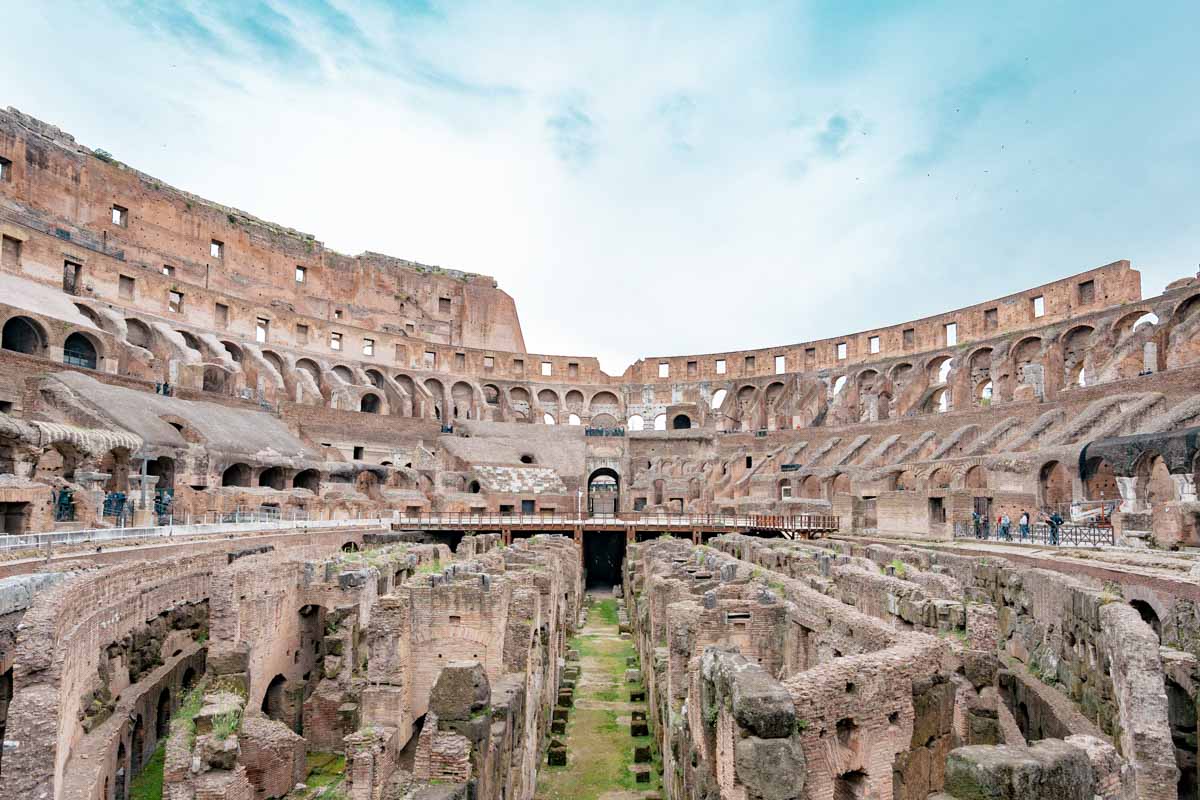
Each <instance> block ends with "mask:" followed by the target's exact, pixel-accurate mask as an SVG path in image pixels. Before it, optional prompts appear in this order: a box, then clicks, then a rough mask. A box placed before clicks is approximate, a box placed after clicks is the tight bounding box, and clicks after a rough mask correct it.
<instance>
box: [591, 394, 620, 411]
mask: <svg viewBox="0 0 1200 800" xmlns="http://www.w3.org/2000/svg"><path fill="white" fill-rule="evenodd" d="M588 411H590V412H591V413H592V414H593V415H595V414H612V415H613V416H614V417H617V416H620V414H621V401H620V400H619V399H618V398H617V396H616V395H615V394H613V393H612V392H609V391H600V392H596V393H595V394H594V395H592V399H591V401H589V402H588Z"/></svg>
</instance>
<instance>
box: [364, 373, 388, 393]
mask: <svg viewBox="0 0 1200 800" xmlns="http://www.w3.org/2000/svg"><path fill="white" fill-rule="evenodd" d="M366 373H367V380H369V381H370V382H371V385H372V386H374V387H375V388H376V389H383V388H384V384H385V383H386V380H385V379H384V377H383V373H382V372H380V371H379V370H377V369H369V370H367V371H366Z"/></svg>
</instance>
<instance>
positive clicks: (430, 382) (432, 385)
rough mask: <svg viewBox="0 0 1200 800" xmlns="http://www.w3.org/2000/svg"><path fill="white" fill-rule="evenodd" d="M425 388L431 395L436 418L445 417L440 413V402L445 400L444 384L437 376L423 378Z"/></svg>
mask: <svg viewBox="0 0 1200 800" xmlns="http://www.w3.org/2000/svg"><path fill="white" fill-rule="evenodd" d="M425 390H426V391H427V392H429V394H431V395H433V415H434V416H435V417H437V418H438V419H445V418H446V417H445V415H444V414H443V413H442V404H443V403H444V402H445V400H446V386H445V384H443V383H442V382H441V381H439V380H438V379H437V378H426V379H425Z"/></svg>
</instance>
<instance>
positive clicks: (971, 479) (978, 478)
mask: <svg viewBox="0 0 1200 800" xmlns="http://www.w3.org/2000/svg"><path fill="white" fill-rule="evenodd" d="M963 485H964V486H966V487H967V488H968V489H986V488H988V474H987V470H986V469H984V468H983V467H982V466H980V465H979V464H975V465H974V466H971V467H968V468H967V472H966V474H965V475H964V476H963Z"/></svg>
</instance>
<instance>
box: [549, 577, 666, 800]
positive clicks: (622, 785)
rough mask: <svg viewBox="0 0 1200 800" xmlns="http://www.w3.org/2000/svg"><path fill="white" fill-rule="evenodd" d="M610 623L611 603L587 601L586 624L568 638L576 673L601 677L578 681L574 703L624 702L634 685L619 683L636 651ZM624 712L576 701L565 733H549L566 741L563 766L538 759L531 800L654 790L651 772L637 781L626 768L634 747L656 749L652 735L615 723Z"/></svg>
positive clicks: (591, 798) (584, 799)
mask: <svg viewBox="0 0 1200 800" xmlns="http://www.w3.org/2000/svg"><path fill="white" fill-rule="evenodd" d="M616 627H617V604H616V601H615V600H602V601H600V602H598V603H594V604H592V606H591V619H590V620H589V622H588V625H587V627H586V628H585V629H584V630H583V631H582V632H581V635H579V636H577V637H576V638H575V639H573V640H572V641H571V642H570V646H571V647H573V648H575V649H577V650H579V655H580V663H581V674H582V676H584V677H587V678H589V679H590V680H592V681H595V679H597V678H600V677H603V678H607V681H597V682H595V683H591V682H589V684H588V685H586V686H583V684H581V688H580V689H577V691H576V695H575V696H576V700H577V701H580V700H591V701H602V702H611V703H617V702H620V703H626V702H627V701H628V699H629V694H628V692H629V690H630V689H631V688H640V687H636V686H634V685H633V684H627V683H625V670H626V669H627V665H626V659H628V658H629V657H630V656H634V655H637V653H636V651H635V650H634V647H633V643H632V642H630V641H626V640H623V639H618V638H616V634H617V630H616ZM635 707H641V706H640V704H639V705H638V706H635ZM628 714H629V712H628V711H626V710H620V711H618V710H616V709H610V708H580V707H579V703H578V702H577V703H576V705H575V707H574V708H573V709H571V716H570V720H569V721H568V723H567V734H566V736H565V737H555V738H559V739H561V740H562V741H564V743H565V744H566V745H567V752H568V764H567V766H565V767H551V766H547V765H545V764H544V763H543V765H542V766H541V767H540V769H539V770H538V788H537V794H536V795H535V797H536V798H537V800H596V798H599V797H600V796H601V795H603V794H604V793H606V792H611V791H614V790H624V791H642V790H653V789H655V788H657V786H658V774H657V772H652V774H651V782H650V783H641V784H639V783H636V782H635V781H634V776H633V773H632V772H631V771H630V769H629V768H630V767H631V766H632V765H633V748H634V746H635V745H638V744H642V745H644V744H650V745H651V749H652V752H654V753H655V754H657V748H655V747H654V743H653V741H652V737H649V736H647V737H638V738H636V739H635V738H633V737H631V736H630V735H629V724H628V723H627V722H624V723H622V722H618V721H617V719H618V718H619V717H625V716H628ZM651 766H653V764H652V765H651Z"/></svg>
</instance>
